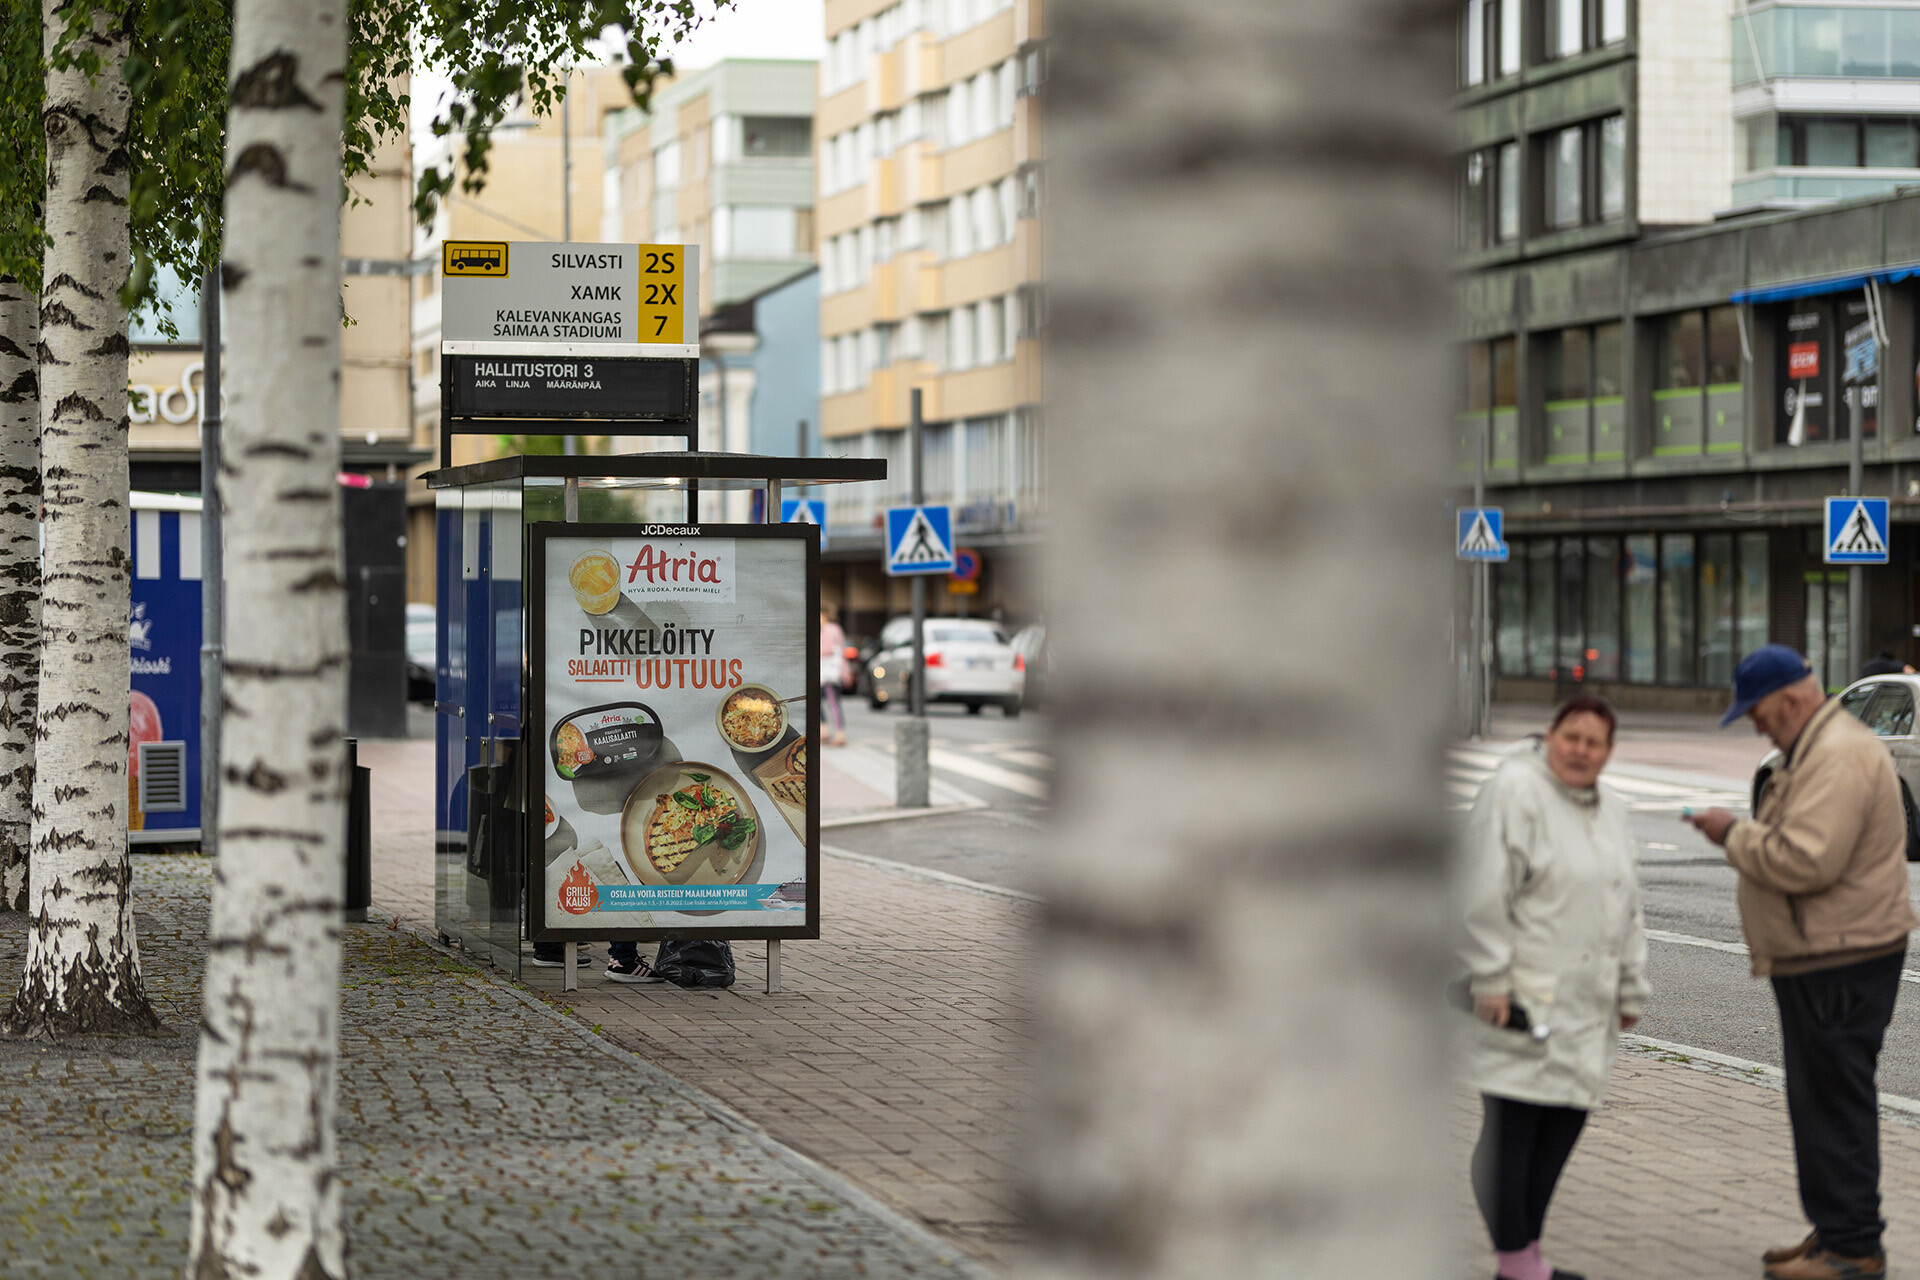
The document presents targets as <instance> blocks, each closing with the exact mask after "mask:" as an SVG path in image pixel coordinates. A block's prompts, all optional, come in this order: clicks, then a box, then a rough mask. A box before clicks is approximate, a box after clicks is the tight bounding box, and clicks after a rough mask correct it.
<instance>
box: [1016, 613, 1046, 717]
mask: <svg viewBox="0 0 1920 1280" xmlns="http://www.w3.org/2000/svg"><path fill="white" fill-rule="evenodd" d="M1013 651H1014V652H1015V653H1017V654H1019V655H1020V656H1021V658H1022V659H1024V660H1025V661H1026V664H1027V696H1026V703H1027V705H1028V706H1030V707H1037V706H1039V705H1040V703H1041V702H1042V701H1043V700H1044V699H1045V698H1046V696H1047V685H1048V684H1049V683H1050V677H1051V676H1052V674H1053V650H1052V649H1051V648H1050V647H1048V645H1047V625H1046V623H1044V622H1035V623H1032V624H1030V625H1028V626H1024V627H1022V628H1020V630H1018V631H1016V632H1015V633H1014V636H1013Z"/></svg>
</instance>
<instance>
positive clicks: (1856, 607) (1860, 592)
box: [1832, 388, 1867, 685]
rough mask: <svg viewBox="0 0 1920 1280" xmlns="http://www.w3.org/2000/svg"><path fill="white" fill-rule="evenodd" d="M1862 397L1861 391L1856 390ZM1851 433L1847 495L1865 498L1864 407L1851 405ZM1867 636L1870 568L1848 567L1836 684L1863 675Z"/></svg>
mask: <svg viewBox="0 0 1920 1280" xmlns="http://www.w3.org/2000/svg"><path fill="white" fill-rule="evenodd" d="M1854 394H1855V396H1856V397H1858V396H1859V389H1858V388H1856V389H1855V393H1854ZM1848 408H1849V410H1850V412H1849V413H1848V415H1847V416H1848V418H1849V419H1851V420H1850V421H1849V422H1848V423H1847V427H1848V432H1847V434H1848V435H1849V436H1851V437H1852V439H1851V440H1849V441H1848V443H1849V444H1850V445H1851V446H1852V447H1851V448H1850V449H1849V450H1848V451H1847V493H1848V494H1849V495H1850V496H1852V497H1855V498H1858V497H1860V496H1861V488H1862V484H1863V482H1864V480H1865V475H1864V472H1865V462H1866V445H1867V442H1866V433H1865V432H1864V431H1862V430H1861V425H1862V419H1863V418H1865V417H1866V414H1865V413H1864V412H1862V410H1863V408H1864V406H1862V405H1858V404H1850V405H1849V406H1848ZM1866 637H1867V567H1866V566H1865V565H1860V564H1856V565H1850V566H1848V568H1847V669H1846V671H1845V672H1844V673H1842V675H1841V677H1840V679H1838V680H1833V681H1832V683H1834V684H1836V685H1845V684H1848V683H1850V682H1851V681H1853V680H1856V679H1858V678H1859V676H1860V665H1861V663H1862V662H1863V661H1864V660H1865V657H1866Z"/></svg>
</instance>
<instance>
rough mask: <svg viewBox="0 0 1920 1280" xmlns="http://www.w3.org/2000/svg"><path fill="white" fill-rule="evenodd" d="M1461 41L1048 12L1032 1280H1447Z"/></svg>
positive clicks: (1151, 6)
mask: <svg viewBox="0 0 1920 1280" xmlns="http://www.w3.org/2000/svg"><path fill="white" fill-rule="evenodd" d="M1450 9H1451V6H1450V5H1449V4H1447V3H1443V2H1441V0H1287V2H1286V3H1275V2H1274V0H1210V2H1209V3H1205V4H1183V5H1170V4H1166V3H1164V2H1163V0H1056V2H1055V3H1051V4H1049V6H1048V10H1049V21H1050V23H1051V24H1052V27H1053V30H1052V32H1051V36H1050V47H1051V52H1052V57H1051V59H1050V68H1049V75H1050V82H1049V85H1048V88H1047V98H1046V105H1047V107H1048V112H1049V124H1048V135H1049V137H1048V151H1049V153H1050V157H1051V159H1050V162H1049V163H1050V179H1051V181H1050V187H1051V191H1052V198H1053V208H1052V214H1051V224H1050V226H1049V228H1048V236H1047V239H1048V255H1049V280H1050V288H1051V291H1052V295H1051V296H1052V334H1051V337H1052V340H1053V346H1052V349H1051V351H1050V354H1049V372H1048V397H1049V406H1050V407H1049V429H1050V431H1051V432H1052V446H1053V447H1052V463H1051V472H1052V475H1053V476H1054V477H1055V478H1056V479H1059V478H1062V477H1069V476H1070V477H1072V483H1071V484H1068V483H1055V484H1054V485H1053V486H1052V488H1051V499H1052V502H1053V504H1054V507H1053V510H1054V513H1055V516H1056V521H1055V525H1054V529H1055V538H1054V540H1053V543H1052V547H1051V558H1050V564H1051V571H1050V577H1049V588H1050V590H1051V592H1052V593H1053V595H1052V601H1053V606H1054V618H1053V621H1054V623H1055V624H1056V630H1055V631H1054V633H1053V639H1054V643H1055V644H1056V645H1058V646H1059V647H1060V650H1061V652H1062V654H1063V656H1064V655H1070V656H1071V661H1066V660H1063V661H1062V662H1061V664H1060V669H1061V671H1062V672H1064V673H1066V681H1067V683H1066V684H1065V686H1064V687H1063V688H1062V690H1061V692H1062V695H1063V696H1062V701H1061V706H1060V712H1059V715H1058V723H1059V725H1060V740H1059V743H1058V747H1059V750H1058V760H1059V768H1060V775H1061V779H1060V786H1059V795H1060V798H1061V804H1060V810H1059V812H1058V814H1057V815H1056V821H1057V835H1056V836H1055V838H1054V845H1053V853H1052V856H1051V858H1050V862H1049V866H1048V872H1047V874H1048V884H1047V888H1048V896H1049V899H1050V903H1051V909H1050V911H1049V915H1048V925H1047V928H1046V932H1045V935H1044V945H1043V959H1044V972H1045V975H1046V977H1045V980H1044V982H1045V985H1044V989H1043V994H1042V1003H1041V1015H1042V1017H1041V1026H1042V1028H1043V1043H1042V1056H1041V1068H1040V1069H1041V1089H1040V1095H1041V1100H1040V1107H1039V1115H1038V1122H1037V1124H1036V1125H1035V1127H1034V1132H1033V1139H1032V1142H1033V1149H1034V1153H1035V1154H1034V1196H1033V1209H1034V1213H1033V1218H1034V1222H1035V1224H1036V1229H1037V1236H1038V1242H1039V1250H1038V1252H1037V1255H1036V1260H1035V1261H1034V1262H1033V1263H1032V1264H1031V1266H1030V1270H1029V1272H1028V1274H1029V1275H1032V1276H1040V1277H1048V1278H1049V1280H1066V1278H1075V1280H1077V1278H1079V1277H1087V1278H1089V1280H1091V1278H1092V1277H1096V1276H1097V1277H1101V1280H1112V1278H1116V1277H1117V1278H1121V1280H1130V1278H1133V1277H1198V1276H1219V1277H1228V1276H1232V1277H1279V1276H1303V1277H1304V1276H1330V1275H1356V1276H1358V1275H1366V1276H1394V1277H1407V1278H1409V1280H1414V1278H1418V1277H1435V1276H1440V1275H1451V1274H1453V1273H1454V1270H1455V1268H1454V1265H1453V1263H1454V1260H1455V1259H1454V1258H1453V1257H1451V1256H1450V1255H1449V1250H1448V1248H1447V1241H1448V1239H1449V1237H1450V1236H1451V1235H1452V1234H1454V1233H1452V1232H1450V1231H1449V1230H1448V1229H1447V1228H1446V1226H1445V1223H1446V1222H1447V1220H1448V1219H1447V1214H1446V1208H1447V1206H1448V1205H1449V1204H1450V1203H1451V1199H1450V1198H1449V1197H1448V1196H1447V1195H1446V1194H1445V1182H1444V1180H1445V1179H1450V1178H1451V1179H1458V1178H1460V1177H1463V1176H1464V1170H1462V1169H1458V1168H1454V1167H1452V1166H1451V1164H1450V1163H1449V1157H1448V1153H1449V1152H1450V1151H1451V1150H1452V1149H1453V1148H1452V1146H1451V1144H1450V1143H1449V1141H1448V1137H1447V1127H1446V1124H1445V1108H1444V1106H1443V1105H1442V1104H1443V1100H1444V1093H1443V1090H1444V1088H1445V1087H1446V1068H1445V1056H1444V1052H1443V1043H1442V1041H1443V1034H1442V1033H1443V1022H1442V1019H1443V1017H1444V1016H1445V1015H1444V1013H1443V1011H1442V1010H1443V1005H1442V999H1441V989H1440V982H1441V980H1442V979H1443V978H1444V976H1445V963H1446V961H1445V938H1446V920H1445V911H1444V900H1445V896H1446V894H1445V878H1444V873H1445V863H1446V849H1447V829H1446V826H1445V823H1444V811H1443V808H1442V795H1441V788H1440V759H1441V749H1442V745H1443V734H1444V724H1445V715H1446V710H1447V706H1448V705H1449V694H1448V690H1449V684H1448V681H1447V672H1446V669H1445V666H1444V662H1443V661H1442V655H1441V652H1440V650H1441V647H1442V644H1443V637H1444V634H1445V617H1446V608H1447V584H1448V581H1449V577H1448V562H1447V559H1446V554H1447V547H1448V540H1449V538H1450V535H1451V529H1450V527H1448V525H1447V523H1446V519H1447V517H1446V508H1445V505H1444V503H1443V501H1442V498H1443V488H1444V486H1445V485H1446V482H1447V478H1448V472H1447V466H1448V462H1447V456H1446V451H1445V443H1446V431H1445V408H1446V405H1447V403H1448V398H1447V397H1448V391H1447V387H1448V383H1447V381H1446V379H1445V377H1444V369H1445V365H1444V358H1445V350H1444V345H1443V334H1442V331H1441V327H1440V326H1441V324H1442V322H1443V317H1444V313H1445V299H1446V294H1445V289H1446V284H1445V278H1444V266H1445V256H1444V255H1445V243H1444V242H1445V239H1446V236H1447V234H1448V231H1449V226H1450V213H1449V201H1448V194H1447V186H1446V181H1445V167H1444V164H1443V156H1444V155H1445V147H1446V136H1445V135H1446V131H1447V128H1448V124H1449V115H1448V111H1447V90H1448V82H1447V81H1448V78H1447V71H1448V68H1449V66H1450V57H1451V43H1450V39H1449V30H1450V27H1449V18H1450ZM1452 1199H1458V1196H1457V1195H1456V1196H1454V1197H1452Z"/></svg>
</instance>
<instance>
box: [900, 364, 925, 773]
mask: <svg viewBox="0 0 1920 1280" xmlns="http://www.w3.org/2000/svg"><path fill="white" fill-rule="evenodd" d="M912 403H913V417H912V422H911V425H910V426H909V428H908V430H907V440H908V447H909V448H910V449H911V450H912V451H913V453H912V465H911V470H910V472H909V473H908V474H909V475H910V476H911V480H912V487H911V489H910V490H909V492H910V493H911V495H912V498H913V502H914V505H915V506H918V505H919V504H920V503H921V501H923V488H922V481H923V478H924V477H923V475H922V472H921V468H920V438H921V421H920V388H918V387H915V388H914V389H913V396H912ZM909 589H910V590H911V591H912V592H913V673H912V683H911V686H910V688H909V689H908V699H907V715H906V717H905V718H903V719H901V720H899V721H897V722H896V723H895V724H894V726H893V769H894V775H893V802H894V804H895V805H897V806H898V807H900V808H902V809H924V808H926V807H927V805H928V803H929V800H930V796H931V779H930V778H929V777H928V773H927V759H928V752H927V738H928V732H927V728H928V727H927V689H926V685H927V647H926V624H927V580H926V578H925V577H924V576H922V575H919V574H915V575H914V577H913V581H912V583H911V584H910V587H909Z"/></svg>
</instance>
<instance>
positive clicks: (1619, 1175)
mask: <svg viewBox="0 0 1920 1280" xmlns="http://www.w3.org/2000/svg"><path fill="white" fill-rule="evenodd" d="M1682 1056H1683V1055H1682ZM1701 1065H1702V1064H1699V1063H1690V1062H1683V1061H1679V1060H1676V1055H1673V1054H1669V1053H1660V1052H1652V1051H1633V1050H1630V1051H1627V1052H1624V1053H1622V1054H1621V1055H1620V1064H1619V1067H1618V1069H1617V1071H1616V1072H1615V1075H1614V1080H1613V1087H1612V1089H1611V1091H1610V1092H1609V1094H1608V1096H1607V1100H1606V1103H1605V1104H1604V1105H1603V1106H1602V1107H1601V1109H1600V1110H1599V1111H1597V1112H1595V1113H1594V1116H1593V1118H1592V1120H1591V1121H1590V1122H1589V1123H1588V1125H1587V1128H1586V1132H1585V1133H1583V1134H1582V1135H1581V1138H1580V1145H1579V1146H1577V1147H1576V1148H1574V1153H1573V1158H1572V1159H1571V1160H1570V1161H1568V1163H1567V1171H1566V1173H1565V1175H1564V1176H1563V1178H1562V1180H1561V1183H1560V1190H1559V1191H1558V1193H1557V1194H1556V1195H1555V1196H1554V1202H1553V1210H1552V1213H1551V1215H1550V1216H1549V1217H1548V1219H1547V1231H1546V1241H1545V1243H1546V1252H1547V1256H1548V1259H1549V1260H1550V1261H1552V1262H1553V1263H1554V1264H1555V1265H1556V1266H1560V1267H1564V1268H1566V1269H1568V1270H1571V1271H1576V1272H1580V1273H1582V1274H1584V1275H1586V1276H1587V1277H1588V1278H1589V1280H1682V1278H1685V1280H1696V1278H1705V1277H1720V1276H1758V1275H1759V1274H1760V1271H1761V1267H1760V1251H1761V1250H1762V1249H1765V1248H1769V1247H1771V1246H1773V1245H1776V1244H1785V1243H1788V1242H1790V1241H1793V1240H1798V1239H1799V1238H1800V1237H1801V1236H1803V1235H1805V1234H1806V1230H1807V1228H1806V1223H1805V1220H1804V1219H1802V1218H1801V1216H1800V1201H1799V1193H1798V1191H1797V1189H1796V1183H1795V1180H1794V1172H1793V1142H1792V1137H1791V1135H1790V1134H1789V1132H1788V1129H1787V1115H1786V1100H1785V1096H1784V1095H1783V1094H1782V1093H1780V1092H1779V1090H1778V1088H1777V1087H1775V1086H1774V1085H1773V1084H1772V1082H1771V1081H1770V1080H1768V1079H1766V1078H1764V1077H1763V1078H1759V1079H1755V1078H1751V1077H1745V1078H1743V1077H1742V1076H1741V1074H1740V1073H1738V1072H1735V1071H1732V1070H1728V1069H1723V1068H1708V1069H1705V1070H1702V1069H1698V1068H1699V1067H1700V1066H1701ZM1457 1114H1458V1121H1459V1123H1458V1126H1457V1129H1456V1132H1457V1136H1458V1140H1459V1157H1460V1170H1461V1176H1460V1182H1459V1185H1458V1187H1457V1188H1456V1194H1457V1196H1458V1200H1459V1204H1460V1213H1461V1215H1462V1216H1463V1218H1464V1219H1465V1220H1466V1221H1468V1222H1470V1223H1471V1224H1473V1227H1474V1229H1475V1232H1476V1234H1475V1235H1474V1236H1473V1240H1474V1249H1475V1252H1474V1253H1473V1254H1472V1256H1473V1258H1474V1260H1475V1262H1474V1266H1473V1267H1472V1268H1470V1270H1474V1271H1478V1272H1480V1273H1481V1274H1491V1273H1492V1254H1491V1253H1490V1252H1488V1251H1487V1249H1486V1246H1485V1242H1484V1238H1483V1237H1482V1236H1481V1235H1479V1234H1478V1224H1479V1219H1478V1217H1477V1215H1475V1213H1474V1210H1473V1206H1472V1200H1471V1198H1470V1196H1469V1194H1468V1191H1467V1187H1466V1170H1465V1162H1466V1153H1467V1150H1468V1147H1469V1146H1470V1144H1471V1142H1472V1140H1473V1137H1474V1136H1475V1134H1476V1133H1477V1132H1478V1128H1479V1103H1478V1100H1477V1099H1473V1100H1469V1099H1462V1100H1461V1103H1460V1107H1459V1110H1458V1113H1457ZM1880 1138H1881V1161H1882V1174H1881V1197H1882V1201H1883V1205H1882V1213H1883V1215H1884V1216H1885V1217H1886V1218H1887V1221H1888V1231H1887V1236H1886V1246H1887V1254H1888V1275H1889V1276H1893V1277H1908V1278H1911V1277H1915V1276H1920V1126H1916V1124H1915V1122H1914V1120H1913V1118H1912V1117H1910V1116H1905V1115H1901V1114H1899V1113H1896V1112H1892V1111H1885V1112H1883V1113H1882V1117H1881V1127H1880ZM1482 1259H1484V1265H1482V1264H1481V1260H1482Z"/></svg>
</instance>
